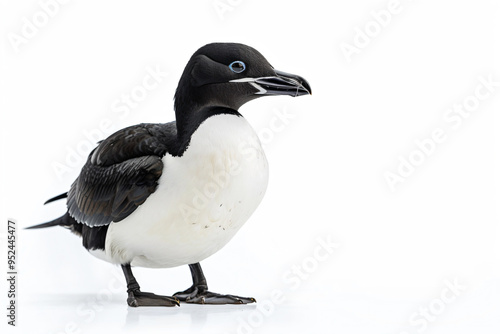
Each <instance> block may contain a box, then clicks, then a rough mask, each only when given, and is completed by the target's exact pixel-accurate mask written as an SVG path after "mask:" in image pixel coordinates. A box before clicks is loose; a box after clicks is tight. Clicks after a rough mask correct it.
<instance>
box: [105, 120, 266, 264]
mask: <svg viewBox="0 0 500 334" xmlns="http://www.w3.org/2000/svg"><path fill="white" fill-rule="evenodd" d="M163 163H164V170H163V174H162V176H161V178H160V180H159V186H158V188H157V190H156V191H155V192H154V193H153V194H152V195H151V196H150V197H149V198H148V199H147V201H146V202H145V203H144V204H143V205H142V206H140V207H139V208H138V209H137V210H136V211H135V212H134V213H132V214H131V215H130V216H129V217H127V218H126V219H124V220H123V221H121V222H119V223H112V224H111V226H110V227H109V229H108V235H107V238H106V255H107V257H108V258H109V259H110V260H111V261H112V262H118V263H124V262H127V261H128V262H132V264H133V265H137V266H146V267H173V266H178V265H182V264H189V263H196V262H199V261H201V260H203V259H205V258H206V257H208V256H210V255H212V254H213V253H215V252H217V251H218V250H219V249H221V248H222V247H223V246H224V245H225V244H226V243H227V242H228V241H229V240H230V239H231V238H232V237H233V236H234V234H235V233H236V232H237V231H238V230H239V229H240V228H241V226H242V225H243V224H244V223H245V222H246V220H247V219H248V218H249V217H250V216H251V214H252V213H253V212H254V211H255V209H256V208H257V206H258V205H259V203H260V202H261V200H262V198H263V196H264V193H265V190H266V188H267V182H268V165H267V160H266V157H265V155H264V152H263V150H262V147H261V144H260V141H259V139H258V137H257V135H256V134H255V132H254V130H253V129H252V128H251V127H250V125H249V124H248V123H247V122H246V120H245V119H244V118H243V117H237V116H234V115H217V116H213V117H210V118H208V119H207V120H206V121H205V122H203V123H202V124H201V125H200V127H199V128H198V130H197V131H196V132H195V133H194V134H193V136H192V138H191V142H190V145H189V147H188V149H187V150H186V151H185V153H184V155H183V156H182V157H173V156H170V155H167V156H165V157H164V158H163Z"/></svg>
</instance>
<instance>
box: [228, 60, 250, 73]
mask: <svg viewBox="0 0 500 334" xmlns="http://www.w3.org/2000/svg"><path fill="white" fill-rule="evenodd" d="M229 68H230V69H231V71H233V72H234V73H241V72H243V71H244V70H245V69H246V68H247V67H246V66H245V63H244V62H242V61H239V60H237V61H233V62H232V63H231V64H229Z"/></svg>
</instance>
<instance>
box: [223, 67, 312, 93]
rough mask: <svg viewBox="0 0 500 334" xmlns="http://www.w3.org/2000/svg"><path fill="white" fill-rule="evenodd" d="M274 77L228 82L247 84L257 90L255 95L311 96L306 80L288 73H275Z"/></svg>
mask: <svg viewBox="0 0 500 334" xmlns="http://www.w3.org/2000/svg"><path fill="white" fill-rule="evenodd" d="M275 72H276V75H274V76H269V77H261V78H242V79H236V80H231V81H230V82H248V83H249V84H251V85H252V86H254V87H255V88H256V89H257V92H256V93H255V94H257V95H290V96H293V97H295V96H301V95H310V94H312V90H311V86H310V85H309V83H308V82H307V81H306V79H304V78H302V77H300V76H298V75H295V74H290V73H285V72H281V71H275Z"/></svg>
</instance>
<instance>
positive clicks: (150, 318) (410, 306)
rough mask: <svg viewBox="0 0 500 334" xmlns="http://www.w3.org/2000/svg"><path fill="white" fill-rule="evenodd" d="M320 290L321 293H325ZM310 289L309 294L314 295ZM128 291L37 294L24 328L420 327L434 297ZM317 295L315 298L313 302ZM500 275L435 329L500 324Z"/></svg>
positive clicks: (27, 306)
mask: <svg viewBox="0 0 500 334" xmlns="http://www.w3.org/2000/svg"><path fill="white" fill-rule="evenodd" d="M321 293H322V294H323V295H321ZM308 295H310V296H309V297H308ZM125 297H126V296H125V294H124V293H123V294H117V295H114V296H113V297H112V299H111V300H108V301H105V302H103V303H102V304H99V305H97V306H96V305H94V310H93V311H94V312H91V311H90V310H89V309H88V308H85V307H84V305H88V304H86V303H87V302H88V301H89V300H91V299H92V298H94V295H92V294H65V295H62V294H61V295H58V294H37V295H32V296H30V297H29V298H28V297H24V298H21V301H20V304H19V305H20V316H19V327H18V328H17V329H18V330H20V332H22V333H42V334H44V333H51V334H52V333H57V334H59V333H97V334H99V333H109V332H113V333H115V332H117V333H120V332H126V333H139V332H140V333H144V332H145V331H147V332H148V333H169V332H173V331H175V332H176V333H220V334H230V333H245V334H248V333H277V332H284V333H303V332H311V333H313V332H315V333H319V332H322V331H324V329H325V328H327V329H329V331H328V332H329V333H381V334H382V333H385V334H386V333H394V334H401V333H419V332H423V331H419V327H418V326H416V325H412V324H411V323H410V322H409V318H410V316H411V315H412V313H415V312H418V311H419V308H421V307H425V306H426V305H427V304H428V302H429V300H428V299H412V300H410V299H409V300H404V299H403V298H388V297H384V296H381V295H362V294H346V293H331V292H329V291H328V290H326V291H322V290H321V289H308V290H306V291H302V292H301V293H300V294H290V295H289V296H288V297H287V299H286V300H284V302H283V303H282V304H279V305H274V306H273V308H272V309H269V308H267V309H265V310H263V309H262V308H261V307H262V304H263V303H262V302H260V303H257V304H253V305H187V304H182V305H181V307H172V308H162V307H148V308H130V307H128V306H127V305H126V303H125ZM311 300H315V301H314V302H311ZM498 310H500V281H498V280H496V281H491V282H489V284H488V285H487V286H484V287H482V288H479V289H470V290H469V291H468V292H467V293H464V295H463V296H461V299H460V300H457V301H456V302H455V303H453V304H450V306H449V308H448V309H447V310H446V311H445V312H443V314H441V315H439V317H436V320H434V321H432V322H431V323H429V327H428V329H426V330H425V332H429V333H456V334H462V333H464V334H465V333H471V332H473V331H474V329H477V328H478V327H481V328H483V329H482V330H481V333H484V334H486V333H491V334H493V333H497V332H498V328H500V318H499V317H498Z"/></svg>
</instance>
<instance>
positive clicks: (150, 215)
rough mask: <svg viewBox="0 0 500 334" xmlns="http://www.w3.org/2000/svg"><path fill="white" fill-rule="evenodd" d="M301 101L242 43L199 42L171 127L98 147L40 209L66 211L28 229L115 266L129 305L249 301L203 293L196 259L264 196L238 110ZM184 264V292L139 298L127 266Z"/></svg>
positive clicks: (250, 135)
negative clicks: (53, 231)
mask: <svg viewBox="0 0 500 334" xmlns="http://www.w3.org/2000/svg"><path fill="white" fill-rule="evenodd" d="M306 94H311V88H310V86H309V84H308V83H307V81H306V80H304V79H303V78H302V77H300V76H297V75H292V74H288V73H284V72H280V71H277V70H275V69H274V68H273V67H272V66H271V65H270V64H269V62H268V61H267V60H266V59H265V58H264V57H263V56H262V55H261V54H260V53H259V52H258V51H257V50H255V49H253V48H251V47H249V46H246V45H243V44H236V43H213V44H208V45H205V46H203V47H202V48H200V49H199V50H198V51H196V52H195V53H194V54H193V56H192V57H191V59H190V60H189V62H188V64H187V65H186V68H185V69H184V72H183V74H182V76H181V78H180V81H179V85H178V87H177V90H176V92H175V102H174V107H175V117H176V121H175V122H171V123H165V124H139V125H134V126H130V127H127V128H124V129H122V130H120V131H117V132H116V133H114V134H112V135H111V136H109V137H108V138H106V139H104V140H102V141H100V142H99V143H98V145H97V147H96V148H95V149H94V150H93V151H92V152H91V153H90V154H89V157H88V159H87V162H86V164H85V165H84V166H83V168H82V170H81V173H80V175H79V176H78V178H77V179H76V180H75V182H74V183H73V184H72V185H71V188H70V190H69V191H68V192H67V193H64V194H61V195H59V196H56V197H54V198H51V199H49V200H48V201H47V202H46V203H45V204H47V203H50V202H52V201H55V200H59V199H63V198H67V208H68V210H67V212H66V213H65V214H64V215H63V216H61V217H59V218H57V219H55V220H53V221H50V222H48V223H44V224H40V225H35V226H32V227H29V228H44V227H50V226H63V227H66V228H68V229H70V230H71V231H73V232H74V233H76V234H77V235H79V236H81V237H82V239H83V246H84V247H85V248H86V249H87V250H88V251H89V252H90V253H91V254H92V255H95V256H96V257H98V258H100V259H103V260H105V261H108V262H111V263H114V264H119V265H121V266H122V269H123V272H124V274H125V279H126V281H127V288H128V290H127V292H128V299H127V303H128V305H130V306H134V307H137V306H174V305H179V302H180V301H182V302H187V303H198V304H246V303H252V302H255V299H253V298H247V297H239V296H234V295H224V294H218V293H213V292H210V291H208V287H207V281H206V279H205V277H204V275H203V272H202V270H201V266H200V264H199V262H200V261H202V260H204V259H205V258H207V257H209V256H210V255H212V254H214V253H215V252H217V251H218V250H220V249H221V248H222V247H223V246H224V245H225V244H227V243H228V242H229V240H231V238H232V237H233V236H234V235H235V233H236V232H237V231H238V230H239V229H240V228H241V227H242V225H243V224H244V223H245V222H246V221H247V219H248V218H249V217H250V215H252V213H253V212H254V210H255V209H256V208H257V206H258V205H259V203H260V202H261V200H262V198H263V196H264V193H265V191H266V187H267V182H268V163H267V160H266V156H265V154H264V151H263V150H262V147H261V144H260V141H259V138H258V136H257V134H256V133H255V131H254V130H253V129H252V127H251V126H250V124H249V123H248V122H247V121H246V120H245V118H243V116H242V115H241V114H240V113H239V112H238V109H239V108H240V107H241V106H242V105H243V104H245V103H246V102H248V101H251V100H253V99H255V98H258V97H261V96H270V95H289V96H300V95H306ZM186 264H187V265H189V268H190V270H191V275H192V278H193V285H192V286H191V287H190V288H189V289H187V290H185V291H182V292H178V293H176V294H174V295H173V296H160V295H155V294H152V293H148V292H142V291H141V290H140V287H139V284H138V283H137V281H136V279H135V278H134V276H133V274H132V269H131V267H133V266H140V267H148V268H169V267H175V266H180V265H186Z"/></svg>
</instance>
